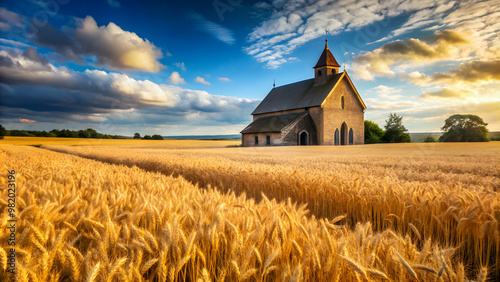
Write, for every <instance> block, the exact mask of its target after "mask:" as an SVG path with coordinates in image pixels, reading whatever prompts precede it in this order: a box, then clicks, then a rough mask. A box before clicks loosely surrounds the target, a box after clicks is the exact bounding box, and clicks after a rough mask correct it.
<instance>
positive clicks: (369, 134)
mask: <svg viewBox="0 0 500 282" xmlns="http://www.w3.org/2000/svg"><path fill="white" fill-rule="evenodd" d="M383 137H384V130H382V128H380V127H379V126H378V124H376V123H374V122H373V121H371V120H365V144H375V143H381V142H382V138H383Z"/></svg>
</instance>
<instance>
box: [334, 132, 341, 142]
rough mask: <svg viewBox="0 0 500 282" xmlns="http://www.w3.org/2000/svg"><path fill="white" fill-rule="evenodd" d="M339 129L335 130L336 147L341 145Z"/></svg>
mask: <svg viewBox="0 0 500 282" xmlns="http://www.w3.org/2000/svg"><path fill="white" fill-rule="evenodd" d="M339 139H340V138H339V129H338V128H337V129H335V137H334V140H335V143H334V144H335V146H338V145H339Z"/></svg>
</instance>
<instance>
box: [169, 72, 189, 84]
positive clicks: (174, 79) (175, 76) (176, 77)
mask: <svg viewBox="0 0 500 282" xmlns="http://www.w3.org/2000/svg"><path fill="white" fill-rule="evenodd" d="M168 82H170V83H172V84H186V81H185V80H184V78H182V77H181V75H180V74H179V73H178V72H176V71H174V72H172V74H170V76H169V77H168Z"/></svg>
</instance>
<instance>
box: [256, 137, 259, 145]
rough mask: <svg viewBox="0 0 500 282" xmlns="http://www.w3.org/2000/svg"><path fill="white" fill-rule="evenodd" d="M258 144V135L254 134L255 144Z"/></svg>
mask: <svg viewBox="0 0 500 282" xmlns="http://www.w3.org/2000/svg"><path fill="white" fill-rule="evenodd" d="M257 145H259V136H255V146H257Z"/></svg>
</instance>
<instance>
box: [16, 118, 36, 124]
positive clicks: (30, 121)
mask: <svg viewBox="0 0 500 282" xmlns="http://www.w3.org/2000/svg"><path fill="white" fill-rule="evenodd" d="M19 122H22V123H35V122H36V121H35V120H31V119H27V118H22V119H19Z"/></svg>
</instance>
